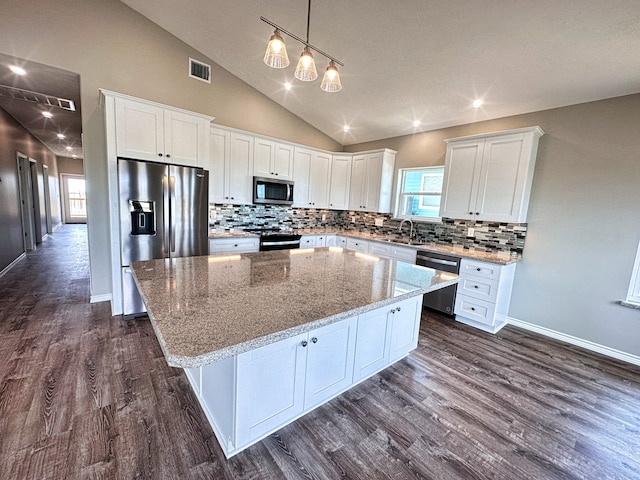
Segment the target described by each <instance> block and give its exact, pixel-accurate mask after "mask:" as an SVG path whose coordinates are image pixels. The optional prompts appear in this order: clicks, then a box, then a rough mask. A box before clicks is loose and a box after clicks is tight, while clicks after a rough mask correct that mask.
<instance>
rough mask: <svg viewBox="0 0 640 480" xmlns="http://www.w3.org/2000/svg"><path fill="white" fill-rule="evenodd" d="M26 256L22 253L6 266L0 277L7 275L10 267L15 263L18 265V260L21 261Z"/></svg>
mask: <svg viewBox="0 0 640 480" xmlns="http://www.w3.org/2000/svg"><path fill="white" fill-rule="evenodd" d="M26 256H27V254H26V253H25V252H22V254H20V256H19V257H18V258H16V259H15V260H14V261H13V262H11V263H10V264H9V265H7V266H6V267H5V268H4V269H3V270H2V271H1V272H0V277H1V276H3V275H4V274H5V273H7V272H8V271H9V270H11V267H13V266H14V265H15V264H16V263H18V262H19V261H20V260H22V259H23V258H25V257H26Z"/></svg>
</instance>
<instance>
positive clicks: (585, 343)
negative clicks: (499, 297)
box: [508, 317, 640, 366]
mask: <svg viewBox="0 0 640 480" xmlns="http://www.w3.org/2000/svg"><path fill="white" fill-rule="evenodd" d="M508 321H509V325H513V326H514V327H520V328H523V329H525V330H529V331H531V332H535V333H539V334H540V335H544V336H545V337H551V338H555V339H556V340H560V341H563V342H566V343H570V344H571V345H576V346H578V347H582V348H584V349H586V350H590V351H592V352H596V353H601V354H602V355H606V356H607V357H611V358H615V359H617V360H622V361H623V362H627V363H632V364H633V365H638V366H640V356H637V355H632V354H630V353H626V352H622V351H620V350H616V349H615V348H610V347H607V346H605V345H600V344H599V343H594V342H590V341H589V340H583V339H581V338H578V337H574V336H572V335H567V334H566V333H562V332H558V331H556V330H551V329H550V328H546V327H541V326H540V325H535V324H533V323H529V322H524V321H522V320H518V319H517V318H512V317H508Z"/></svg>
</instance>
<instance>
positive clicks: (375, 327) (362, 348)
mask: <svg viewBox="0 0 640 480" xmlns="http://www.w3.org/2000/svg"><path fill="white" fill-rule="evenodd" d="M421 310H422V297H413V298H410V299H407V300H403V301H401V302H398V303H395V304H393V305H389V306H388V307H386V308H380V309H377V310H373V311H371V312H366V313H363V314H361V315H359V316H358V333H357V337H356V351H355V360H354V366H353V377H354V378H353V379H354V381H356V382H357V381H359V380H362V379H364V378H367V377H370V376H371V375H373V374H374V373H377V372H379V371H380V370H382V369H383V368H384V367H386V366H387V365H389V364H390V363H393V362H395V361H397V360H399V359H400V358H402V357H404V356H406V355H407V354H408V353H409V352H410V351H411V350H413V349H414V348H416V347H417V345H418V332H419V330H420V315H421Z"/></svg>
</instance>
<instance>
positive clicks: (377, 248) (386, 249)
mask: <svg viewBox="0 0 640 480" xmlns="http://www.w3.org/2000/svg"><path fill="white" fill-rule="evenodd" d="M368 253H370V254H372V255H377V256H379V257H384V258H390V257H391V245H390V244H388V243H380V242H369V252H368Z"/></svg>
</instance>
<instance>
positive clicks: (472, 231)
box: [467, 227, 476, 237]
mask: <svg viewBox="0 0 640 480" xmlns="http://www.w3.org/2000/svg"><path fill="white" fill-rule="evenodd" d="M475 234H476V229H475V228H473V227H469V228H468V229H467V237H473V236H474V235H475Z"/></svg>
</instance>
